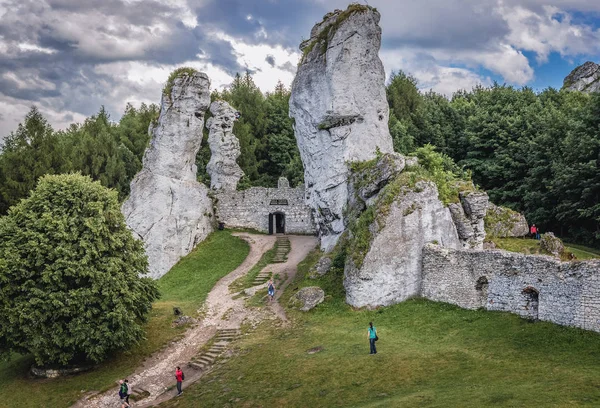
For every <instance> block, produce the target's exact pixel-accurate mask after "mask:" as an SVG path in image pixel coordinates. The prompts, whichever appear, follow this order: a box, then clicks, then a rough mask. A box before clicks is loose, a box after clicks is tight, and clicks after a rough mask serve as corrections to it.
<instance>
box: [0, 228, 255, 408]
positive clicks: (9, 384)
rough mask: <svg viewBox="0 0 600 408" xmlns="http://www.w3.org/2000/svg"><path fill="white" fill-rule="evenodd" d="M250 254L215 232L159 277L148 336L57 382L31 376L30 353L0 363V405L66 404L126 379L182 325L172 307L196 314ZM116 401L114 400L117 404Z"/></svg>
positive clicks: (228, 236) (242, 243)
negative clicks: (174, 322) (173, 324)
mask: <svg viewBox="0 0 600 408" xmlns="http://www.w3.org/2000/svg"><path fill="white" fill-rule="evenodd" d="M248 252H249V247H248V244H247V243H246V242H245V241H243V240H241V239H239V238H237V237H234V236H232V235H231V234H230V233H229V232H227V231H219V232H215V233H213V234H212V235H210V237H209V238H208V239H207V240H206V241H204V242H202V243H201V244H199V245H198V246H197V247H196V249H194V251H193V252H192V253H190V254H189V255H188V256H187V257H185V258H183V259H182V260H181V261H180V262H179V263H177V265H175V266H174V267H173V268H172V269H171V271H169V273H167V274H166V275H165V276H163V277H162V278H161V279H160V280H159V287H160V291H161V294H162V298H161V299H160V300H159V301H158V302H156V303H155V304H154V305H153V309H152V312H151V316H150V319H149V321H148V323H147V324H146V333H147V340H145V341H143V342H142V343H141V344H139V345H137V346H134V347H133V348H132V349H131V350H129V351H126V352H122V353H119V354H117V355H115V356H114V357H113V358H111V359H109V360H108V361H106V362H104V363H103V364H101V365H99V366H98V367H97V368H96V369H94V370H93V371H91V372H88V373H84V374H80V375H77V376H73V377H66V378H60V379H55V380H39V379H31V378H29V376H28V370H29V368H30V367H31V364H32V363H33V359H32V358H31V357H30V356H16V357H15V358H13V359H12V360H11V361H10V362H2V363H0V407H17V406H18V407H32V408H39V407H48V408H54V407H57V408H58V407H61V408H63V407H68V406H70V405H71V404H72V403H74V402H75V401H76V400H77V399H79V398H80V397H81V395H83V394H84V393H85V392H87V391H89V390H104V389H107V388H109V387H111V386H113V385H114V384H115V380H117V379H119V378H124V377H125V376H127V375H129V374H130V373H131V372H132V370H133V369H134V368H135V367H137V366H138V365H140V364H141V363H142V361H143V360H144V358H146V357H147V356H149V355H151V354H152V353H154V352H155V351H158V350H159V349H160V348H161V347H163V346H164V345H165V344H167V343H168V342H169V341H171V340H173V339H174V338H176V337H178V336H181V335H182V333H183V331H184V330H185V328H181V327H180V328H173V327H171V322H172V320H173V306H179V307H181V308H182V310H183V312H184V313H185V314H187V315H191V316H194V315H195V314H196V310H197V309H198V308H199V307H200V306H201V305H202V303H203V302H204V300H205V299H206V296H207V295H208V292H209V291H210V289H211V288H212V287H213V286H214V285H215V283H217V281H218V280H219V279H221V277H223V276H225V275H227V274H228V273H229V272H231V271H233V270H234V269H235V268H236V267H237V266H238V265H239V264H241V263H242V262H243V260H244V259H245V258H246V256H247V255H248ZM117 405H118V404H115V406H117Z"/></svg>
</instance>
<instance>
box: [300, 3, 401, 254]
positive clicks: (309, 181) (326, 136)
mask: <svg viewBox="0 0 600 408" xmlns="http://www.w3.org/2000/svg"><path fill="white" fill-rule="evenodd" d="M379 19H380V15H379V13H378V12H377V11H376V10H375V9H374V8H372V7H369V6H363V5H358V4H352V5H350V6H349V7H348V9H347V10H345V11H341V10H336V11H334V12H333V13H329V14H327V15H326V16H325V17H324V19H323V21H322V22H321V23H319V24H317V25H316V26H315V27H314V28H313V29H312V31H311V36H310V39H308V40H307V41H304V42H303V43H302V44H301V45H300V49H301V50H302V52H303V57H302V59H301V61H300V63H299V65H298V71H297V73H296V77H295V79H294V82H293V84H292V93H291V97H290V116H291V117H292V118H293V119H294V122H295V125H294V131H295V134H296V140H297V143H298V147H299V149H300V155H301V158H302V162H303V164H304V180H305V182H306V189H307V202H308V204H309V205H310V206H311V208H312V209H313V214H314V218H315V221H316V223H317V226H318V230H319V236H320V238H321V248H322V249H323V250H327V251H328V250H331V249H332V248H333V247H334V246H335V243H336V242H337V240H338V238H339V236H340V235H341V234H342V233H343V232H344V230H345V225H346V223H345V219H344V218H345V217H344V207H345V206H346V204H347V200H348V176H349V174H348V173H349V169H348V165H347V163H350V162H357V161H366V160H370V159H373V158H375V157H376V155H377V152H381V153H392V152H393V145H392V138H391V136H390V133H389V129H388V116H389V107H388V103H387V99H386V93H385V72H384V69H383V64H382V63H381V60H380V59H379V56H378V53H379V49H380V46H381V28H380V27H379Z"/></svg>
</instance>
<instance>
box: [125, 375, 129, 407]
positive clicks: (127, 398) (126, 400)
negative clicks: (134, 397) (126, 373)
mask: <svg viewBox="0 0 600 408" xmlns="http://www.w3.org/2000/svg"><path fill="white" fill-rule="evenodd" d="M124 382H125V385H127V396H126V397H125V402H127V404H129V396H130V395H131V385H130V384H129V380H128V379H127V378H126V379H125V381H124Z"/></svg>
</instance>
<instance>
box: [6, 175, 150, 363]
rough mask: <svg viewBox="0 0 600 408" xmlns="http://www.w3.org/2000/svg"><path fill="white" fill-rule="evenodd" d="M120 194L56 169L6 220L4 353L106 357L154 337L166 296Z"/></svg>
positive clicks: (41, 359)
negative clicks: (152, 321) (155, 308)
mask: <svg viewBox="0 0 600 408" xmlns="http://www.w3.org/2000/svg"><path fill="white" fill-rule="evenodd" d="M147 269H148V261H147V258H146V255H145V253H144V249H143V246H142V243H141V242H140V241H137V240H136V239H134V238H133V236H132V234H131V232H130V231H129V230H128V229H127V227H126V225H125V220H124V218H123V215H122V214H121V211H120V209H119V201H118V197H117V192H116V191H114V190H109V189H107V188H105V187H103V186H102V185H101V184H100V183H99V182H93V181H92V180H91V179H90V178H89V177H87V176H82V175H80V174H69V175H48V176H44V177H43V178H41V179H40V181H39V183H38V185H37V187H36V189H35V190H34V191H33V192H32V194H31V196H30V197H29V198H27V199H24V200H22V201H21V202H20V203H19V204H17V205H15V206H14V207H12V208H11V209H10V210H9V213H8V215H7V216H5V217H2V218H0V352H2V353H3V354H8V353H10V352H18V353H31V354H33V356H34V357H35V361H36V364H38V365H45V366H47V365H69V364H78V363H87V362H99V361H101V360H102V359H104V358H105V357H107V355H108V354H109V353H111V352H113V351H115V350H119V349H125V348H128V347H130V346H131V345H133V344H135V343H137V342H139V341H140V340H141V339H143V337H144V331H143V328H142V326H141V323H142V322H143V321H144V320H145V318H146V315H147V313H148V312H149V310H150V309H151V305H152V302H153V301H154V300H156V299H157V298H158V297H159V294H158V289H157V287H156V284H155V283H154V281H152V280H151V279H149V278H145V277H140V276H141V275H143V274H145V273H146V272H147Z"/></svg>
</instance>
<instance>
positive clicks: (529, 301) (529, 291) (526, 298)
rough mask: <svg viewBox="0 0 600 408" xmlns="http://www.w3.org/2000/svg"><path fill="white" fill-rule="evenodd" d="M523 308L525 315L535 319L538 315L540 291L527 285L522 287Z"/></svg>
mask: <svg viewBox="0 0 600 408" xmlns="http://www.w3.org/2000/svg"><path fill="white" fill-rule="evenodd" d="M522 294H523V302H524V304H523V309H524V311H525V313H524V315H525V317H527V318H529V319H531V320H537V319H538V315H539V312H538V310H539V304H540V292H538V290H537V289H536V288H534V287H531V286H528V287H526V288H525V289H523V293H522Z"/></svg>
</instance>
